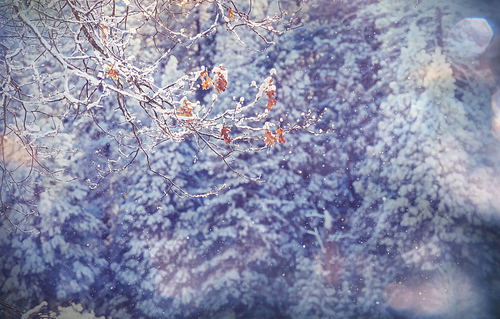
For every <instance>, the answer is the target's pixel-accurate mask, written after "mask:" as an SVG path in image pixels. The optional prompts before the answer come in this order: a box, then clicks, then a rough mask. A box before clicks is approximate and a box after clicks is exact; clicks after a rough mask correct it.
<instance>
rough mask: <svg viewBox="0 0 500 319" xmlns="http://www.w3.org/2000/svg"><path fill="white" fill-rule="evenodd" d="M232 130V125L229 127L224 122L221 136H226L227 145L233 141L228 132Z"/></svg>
mask: <svg viewBox="0 0 500 319" xmlns="http://www.w3.org/2000/svg"><path fill="white" fill-rule="evenodd" d="M229 131H231V127H227V126H226V125H225V124H222V129H221V130H220V136H221V137H223V138H224V142H226V145H228V144H229V143H231V138H230V137H229V135H228V134H227V133H229Z"/></svg>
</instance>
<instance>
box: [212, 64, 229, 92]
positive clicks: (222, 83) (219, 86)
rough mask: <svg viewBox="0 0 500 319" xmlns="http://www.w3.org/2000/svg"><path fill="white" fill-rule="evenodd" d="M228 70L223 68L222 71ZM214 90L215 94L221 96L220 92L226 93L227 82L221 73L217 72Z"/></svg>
mask: <svg viewBox="0 0 500 319" xmlns="http://www.w3.org/2000/svg"><path fill="white" fill-rule="evenodd" d="M225 70H226V69H223V68H221V71H225ZM213 84H214V88H215V92H217V94H219V93H220V92H224V91H226V87H227V80H226V79H225V78H224V75H223V74H222V73H221V72H215V77H214V82H213Z"/></svg>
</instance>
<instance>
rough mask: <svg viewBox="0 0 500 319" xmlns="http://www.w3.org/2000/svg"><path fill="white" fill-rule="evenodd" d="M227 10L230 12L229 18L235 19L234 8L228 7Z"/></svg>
mask: <svg viewBox="0 0 500 319" xmlns="http://www.w3.org/2000/svg"><path fill="white" fill-rule="evenodd" d="M227 11H228V12H229V19H234V14H233V9H231V8H228V9H227Z"/></svg>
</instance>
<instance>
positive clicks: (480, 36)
mask: <svg viewBox="0 0 500 319" xmlns="http://www.w3.org/2000/svg"><path fill="white" fill-rule="evenodd" d="M492 37H493V29H492V28H491V26H490V25H489V23H488V21H486V20H485V19H483V18H467V19H463V20H461V21H460V22H458V23H457V24H455V25H454V26H453V27H452V28H451V30H450V32H449V34H448V47H449V49H450V50H451V51H452V52H454V53H455V54H458V55H460V56H463V57H472V56H475V55H479V54H481V53H483V52H484V50H486V48H487V47H488V44H489V43H490V41H491V38H492Z"/></svg>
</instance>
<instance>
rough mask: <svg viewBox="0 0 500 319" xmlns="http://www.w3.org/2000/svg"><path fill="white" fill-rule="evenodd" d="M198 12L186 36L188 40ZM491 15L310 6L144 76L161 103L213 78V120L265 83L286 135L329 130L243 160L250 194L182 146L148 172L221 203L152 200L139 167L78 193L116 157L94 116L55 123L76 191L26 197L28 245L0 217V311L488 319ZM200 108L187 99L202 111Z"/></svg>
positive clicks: (390, 4) (393, 5) (498, 262)
mask: <svg viewBox="0 0 500 319" xmlns="http://www.w3.org/2000/svg"><path fill="white" fill-rule="evenodd" d="M273 1H274V0H259V1H254V3H253V5H254V10H255V14H256V15H257V14H260V15H262V16H264V17H265V16H273V15H274V12H275V8H276V5H275V4H274V2H273ZM236 2H237V1H236ZM290 2H292V1H290ZM2 5H3V6H8V5H9V4H7V3H6V2H4V3H3V4H2ZM118 7H120V5H118ZM124 8H125V6H124V5H121V10H123V9H124ZM209 8H211V7H210V6H208V5H207V6H205V5H204V4H201V5H200V6H198V7H197V9H196V10H195V11H194V12H193V13H192V14H191V15H190V19H193V23H196V24H200V25H202V26H203V23H204V21H208V22H209V21H210V20H211V19H212V17H211V15H212V14H213V12H211V11H210V10H209ZM117 10H119V9H117ZM495 12H500V7H499V6H498V4H497V3H496V2H494V1H482V2H480V1H453V0H432V1H431V0H420V1H418V2H417V3H415V1H403V0H402V1H392V0H380V1H370V0H352V1H340V0H336V1H334V0H328V1H326V0H311V1H308V2H307V4H306V5H305V6H304V8H303V9H302V10H301V11H299V12H298V13H297V14H296V16H297V17H298V18H299V20H300V21H299V22H301V23H303V24H304V26H303V27H301V28H298V29H295V30H291V31H289V32H286V33H284V34H283V35H281V36H276V37H274V41H275V42H276V43H275V44H274V45H271V46H270V47H269V48H267V50H265V51H262V52H259V51H258V50H256V49H262V42H261V41H259V39H256V38H255V37H254V36H253V35H252V32H251V30H248V29H247V30H241V33H240V36H241V40H242V41H243V42H244V43H245V45H242V44H241V43H240V42H238V40H237V39H236V38H235V37H234V35H233V34H232V33H230V32H224V30H223V29H222V28H221V30H218V31H217V32H216V33H214V34H212V35H209V36H207V37H204V38H201V39H199V40H198V41H197V42H196V44H195V45H194V46H193V47H192V48H191V49H189V50H185V49H182V48H181V47H176V48H175V49H174V51H173V52H172V53H171V55H170V57H169V59H168V61H167V63H165V65H162V66H161V67H160V68H159V71H158V72H156V73H155V75H154V77H155V78H154V80H155V81H158V82H160V83H163V84H162V85H166V84H168V83H170V82H173V81H175V80H176V79H177V78H179V77H181V76H182V75H183V74H185V73H187V72H190V71H192V70H199V69H200V67H201V66H202V65H205V66H209V67H213V66H217V65H219V64H222V65H223V66H224V68H226V69H227V70H229V79H228V88H227V90H226V92H225V93H224V94H220V95H219V97H218V99H219V107H221V108H223V107H224V105H227V104H233V103H234V102H233V97H236V99H239V97H245V98H246V99H251V98H252V95H255V91H256V89H255V88H252V87H250V83H251V82H252V81H255V80H259V79H264V78H266V77H267V76H268V75H269V71H270V70H271V69H273V68H274V69H276V76H275V79H276V81H275V82H276V98H277V100H278V103H277V105H276V106H275V107H274V108H273V112H275V114H276V115H277V116H278V117H283V118H285V117H287V116H288V117H289V118H290V120H291V121H295V120H296V119H298V118H300V117H301V115H300V114H301V112H304V111H306V112H307V110H309V109H310V110H312V109H314V108H316V107H317V108H318V109H319V110H320V111H321V110H324V109H326V113H325V116H324V118H323V120H322V121H321V122H320V123H318V124H317V125H316V129H323V130H326V129H327V128H328V127H331V125H332V124H334V125H335V130H334V131H331V132H330V133H329V134H325V135H321V136H314V135H312V134H307V133H306V132H303V131H294V132H291V133H290V134H288V135H287V137H286V139H287V142H286V143H285V144H280V145H276V146H274V147H272V148H269V149H268V151H263V152H258V153H243V154H241V155H239V157H238V160H239V163H238V167H237V168H238V170H240V171H241V172H243V173H245V174H249V175H251V176H262V178H263V179H265V180H267V182H265V183H256V182H253V181H249V180H247V179H243V178H238V176H237V175H236V174H234V173H233V172H232V171H230V170H229V169H228V168H227V167H226V166H225V165H224V163H222V162H221V161H220V160H219V159H218V158H217V157H216V156H215V155H213V154H210V153H209V152H202V153H198V152H197V146H196V144H195V142H194V141H193V140H192V139H188V140H186V141H185V142H182V143H173V142H172V143H164V144H162V145H161V146H160V147H158V148H157V149H156V152H155V153H154V154H153V156H152V158H150V160H151V161H152V162H153V163H154V164H153V166H154V167H155V168H156V169H158V170H161V171H166V172H167V173H168V176H169V178H173V179H175V180H176V182H177V183H178V184H179V185H180V186H182V187H183V188H184V189H186V190H187V191H189V192H192V193H196V192H204V191H207V190H210V189H211V187H213V186H220V185H222V184H226V188H225V189H224V190H222V191H221V192H220V193H219V194H218V195H217V196H215V195H214V196H209V197H204V198H180V197H178V196H175V195H174V194H172V193H169V194H168V195H167V196H165V197H164V198H163V199H162V200H161V201H159V202H158V200H159V199H160V198H162V197H163V196H164V191H165V187H164V183H165V181H164V180H163V179H161V178H159V177H158V176H155V175H154V174H152V173H151V172H149V171H147V170H145V169H144V167H145V166H146V165H147V162H146V159H145V158H144V156H142V157H141V156H139V157H138V158H137V159H136V161H135V162H134V163H133V164H131V165H130V166H129V167H128V168H127V169H126V170H125V171H122V172H117V173H115V174H111V175H109V176H108V177H106V178H105V179H103V180H102V181H101V183H100V185H99V186H98V187H97V188H96V189H90V188H89V184H88V183H87V182H86V180H87V179H91V180H94V179H95V178H96V168H95V166H96V165H99V164H100V165H106V163H105V162H102V161H103V158H102V157H101V156H99V154H102V153H105V154H106V157H108V158H118V157H119V156H120V154H118V153H117V152H116V150H115V149H114V148H113V147H110V143H111V141H110V140H109V138H108V136H107V135H106V134H103V133H102V131H100V130H99V129H97V128H96V126H94V125H93V122H92V119H91V118H88V117H80V118H78V119H77V120H75V121H73V118H67V119H65V120H64V121H63V123H62V124H61V125H62V126H61V127H60V130H59V133H58V135H57V137H56V138H55V140H56V141H57V143H58V145H67V148H68V149H75V148H78V151H77V152H68V153H65V152H61V154H60V155H58V156H57V157H55V158H54V159H53V161H54V162H56V164H57V165H58V167H62V168H64V169H65V170H66V173H65V175H64V176H65V178H66V177H67V179H68V180H69V179H74V180H71V181H68V182H58V183H56V182H54V181H53V180H52V179H50V178H48V177H46V176H43V175H40V176H39V180H37V181H35V182H37V183H39V184H38V185H39V187H41V188H43V192H40V193H39V195H37V198H36V205H37V207H36V210H37V211H38V216H33V217H30V218H28V219H27V220H26V221H25V222H24V223H23V224H22V225H23V227H24V229H27V230H29V229H35V230H36V232H33V233H22V232H20V231H14V230H13V229H12V227H11V226H10V225H9V223H8V222H7V221H6V220H5V218H3V217H2V219H0V222H1V223H3V228H1V229H0V251H1V254H0V300H2V301H5V302H7V303H9V304H10V305H12V306H14V307H16V308H18V309H23V310H28V309H30V308H32V307H34V306H36V305H38V304H40V302H42V301H47V302H48V306H49V307H48V309H50V310H53V311H55V310H56V309H57V307H58V306H68V305H70V303H76V304H81V307H82V308H81V309H80V311H81V310H82V309H83V310H87V311H90V310H93V311H95V314H96V316H106V318H108V317H113V318H121V319H126V318H476V319H477V318H498V317H499V316H500V267H499V266H500V249H499V248H500V228H499V226H500V165H499V164H500V160H499V158H500V157H499V155H500V141H499V140H498V139H496V138H495V136H496V135H497V131H496V125H495V123H496V122H495V121H496V119H495V111H496V109H495V107H496V106H498V108H499V110H500V94H498V95H494V94H495V92H496V91H497V90H499V89H500V39H499V37H498V33H499V32H500V24H499V20H498V16H495ZM467 18H484V19H486V20H482V21H487V22H488V26H489V27H490V28H491V30H493V34H492V38H491V41H490V42H488V43H487V45H486V46H484V48H483V47H481V46H482V44H478V43H477V42H474V39H477V38H479V37H480V36H481V35H482V34H481V32H483V31H484V29H481V27H484V24H479V27H478V28H479V29H477V28H476V29H474V28H472V30H475V32H476V33H471V34H470V33H467V32H468V31H464V30H463V29H460V28H461V26H462V25H460V22H461V21H464V19H467ZM495 19H497V20H495ZM469 21H471V23H470V25H472V27H474V26H475V24H474V23H476V22H480V21H479V19H476V20H469ZM208 22H207V23H208ZM467 30H470V29H467ZM482 30H483V31H482ZM484 32H487V31H484ZM495 32H496V33H495ZM8 41H10V40H8V39H5V38H4V39H2V40H1V42H2V44H3V45H4V46H7V45H8V44H7V42H8ZM467 41H469V42H467ZM150 45H153V44H151V43H148V41H147V39H146V38H141V36H140V35H137V36H136V37H134V38H133V39H132V40H131V42H130V46H131V47H133V48H134V50H135V51H136V52H137V53H136V54H137V56H143V57H146V56H147V55H148V54H154V53H151V52H152V51H150V50H148V46H150ZM155 45H160V46H161V43H160V44H158V43H157V44H155ZM475 45H476V46H475ZM478 47H479V48H478ZM475 50H476V51H477V52H476V51H475ZM51 58H52V57H47V58H46V59H47V61H46V62H44V63H45V64H44V68H43V69H39V73H40V74H44V73H50V72H51V65H52V63H53V62H51V61H50V60H51ZM3 59H5V56H4V57H3ZM52 59H53V58H52ZM4 64H5V63H4ZM211 94H212V92H209V91H199V92H198V93H197V95H196V100H198V101H201V103H202V104H207V105H208V104H210V102H211V99H212V97H211ZM496 103H498V104H496ZM114 107H116V106H114V105H109V108H114ZM492 107H493V109H492ZM95 112H96V116H101V117H102V119H103V122H104V123H109V125H112V124H113V123H117V122H118V121H119V120H117V118H111V117H112V116H113V115H109V114H110V113H105V109H96V110H95ZM99 112H101V113H99ZM107 116H109V117H110V118H106V117H107ZM498 127H500V125H499V126H498ZM498 135H500V134H498ZM5 143H7V142H5ZM5 145H7V144H5ZM3 152H4V154H3V155H4V157H5V156H6V155H5V154H6V153H7V151H3ZM13 153H15V154H17V155H16V156H17V157H16V156H14V155H12V156H13V157H12V159H11V160H12V161H17V162H16V163H17V164H19V163H22V161H23V159H22V156H23V155H22V154H21V153H22V152H21V153H20V152H19V151H17V152H14V151H13ZM20 154H21V155H20ZM195 156H197V160H196V162H194V158H195ZM4 163H5V159H4ZM93 163H94V164H93ZM2 196H4V193H2ZM158 207H160V208H158ZM0 311H4V314H5V315H6V314H7V310H6V308H5V309H4V308H0Z"/></svg>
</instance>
